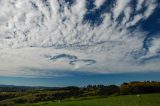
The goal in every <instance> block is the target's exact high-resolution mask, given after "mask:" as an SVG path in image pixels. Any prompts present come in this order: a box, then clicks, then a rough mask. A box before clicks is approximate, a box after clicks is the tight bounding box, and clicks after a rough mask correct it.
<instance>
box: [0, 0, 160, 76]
mask: <svg viewBox="0 0 160 106" xmlns="http://www.w3.org/2000/svg"><path fill="white" fill-rule="evenodd" d="M103 2H104V0H100V1H99V0H96V2H95V4H96V8H99V7H100V6H101V5H102V4H103ZM59 3H61V5H60V4H59ZM129 3H130V0H126V1H121V0H117V2H116V3H115V6H114V8H113V9H112V12H111V13H105V14H103V16H104V20H103V22H102V24H101V25H99V26H97V27H94V28H93V27H91V26H90V24H89V23H82V21H83V17H84V15H85V14H86V12H87V8H86V0H76V1H75V3H74V4H72V6H71V7H69V6H68V5H67V4H66V3H65V2H64V1H63V0H60V1H59V2H58V1H57V0H47V1H46V2H43V1H42V0H25V1H22V0H16V1H15V0H5V1H0V5H1V7H0V60H1V61H0V70H1V71H0V75H1V76H4V75H5V76H7V75H10V76H49V75H51V76H52V75H53V76H54V75H59V73H60V74H62V73H64V75H65V73H67V72H70V71H88V72H97V73H120V72H134V71H137V72H139V71H148V70H151V71H152V70H153V71H158V69H160V66H159V65H158V63H159V62H160V61H154V62H153V63H147V64H141V65H137V61H141V59H143V57H144V56H147V55H149V54H150V55H152V56H156V55H157V53H158V52H157V51H158V50H159V48H160V47H159V39H153V41H152V46H150V47H149V52H148V54H146V55H145V54H144V56H142V57H139V60H136V59H134V58H133V56H132V53H133V52H137V51H141V50H142V49H143V41H144V39H145V36H146V32H143V31H141V29H140V28H139V27H138V28H137V29H136V30H135V31H133V32H130V30H128V27H130V26H134V25H136V23H138V22H139V21H140V20H144V19H146V18H147V17H149V16H150V15H151V14H152V13H153V11H154V9H155V7H156V5H155V3H154V2H151V1H150V0H147V2H146V6H147V10H146V11H145V12H144V13H138V14H136V15H135V16H133V17H132V18H133V19H132V20H131V19H130V18H131V13H132V11H133V10H132V8H131V7H130V6H129ZM142 3H143V0H141V1H140V2H138V4H137V10H136V11H138V10H139V9H141V8H143V7H142ZM112 13H113V15H114V16H113V17H114V21H112ZM121 13H124V17H123V20H122V23H121V24H120V25H119V26H117V25H118V24H119V23H118V21H115V20H116V19H117V17H119V15H120V14H121ZM60 54H69V55H71V56H72V55H73V56H77V57H78V59H77V60H75V61H74V64H72V65H71V64H68V63H69V62H71V61H73V60H72V59H69V58H68V57H67V59H66V58H62V59H60V60H61V61H52V60H50V59H49V58H47V57H46V56H50V57H53V56H56V55H60ZM84 60H86V61H84ZM87 60H88V61H87ZM94 60H95V61H96V62H95V63H94V64H91V63H92V62H93V61H94ZM86 64H91V65H86ZM32 69H33V71H32ZM41 69H42V70H41ZM64 69H65V70H68V71H64ZM28 70H29V71H28ZM34 70H37V71H36V72H34ZM38 70H40V71H39V72H38ZM69 70H70V71H69ZM48 73H49V74H48ZM62 75H63V74H62Z"/></svg>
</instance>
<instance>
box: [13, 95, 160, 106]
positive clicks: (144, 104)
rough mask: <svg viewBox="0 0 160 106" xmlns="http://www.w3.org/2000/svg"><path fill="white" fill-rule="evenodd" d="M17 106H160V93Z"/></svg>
mask: <svg viewBox="0 0 160 106" xmlns="http://www.w3.org/2000/svg"><path fill="white" fill-rule="evenodd" d="M16 106H160V93H157V94H143V95H141V96H140V97H138V96H137V95H127V96H112V97H106V98H99V97H97V98H92V99H91V98H90V99H87V100H80V99H79V100H64V101H57V102H41V103H34V104H23V105H16Z"/></svg>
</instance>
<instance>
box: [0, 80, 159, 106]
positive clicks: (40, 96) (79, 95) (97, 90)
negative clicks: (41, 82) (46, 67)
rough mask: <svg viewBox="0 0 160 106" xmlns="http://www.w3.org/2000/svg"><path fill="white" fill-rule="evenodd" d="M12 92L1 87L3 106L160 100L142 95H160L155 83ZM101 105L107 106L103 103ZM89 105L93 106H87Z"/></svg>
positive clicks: (27, 89) (35, 88) (29, 89)
mask: <svg viewBox="0 0 160 106" xmlns="http://www.w3.org/2000/svg"><path fill="white" fill-rule="evenodd" d="M24 88H25V89H24ZM9 89H10V87H8V88H7V89H4V88H3V87H0V106H14V105H16V106H17V105H18V104H26V105H27V104H34V105H42V104H44V103H46V104H47V105H48V106H50V104H52V105H51V106H54V105H55V106H63V105H61V104H64V106H71V105H69V104H70V103H71V104H72V103H73V106H82V105H78V104H77V103H80V104H81V103H82V104H83V103H84V104H85V103H89V104H92V103H94V102H95V101H102V102H101V103H106V102H103V101H108V102H107V104H109V103H110V102H113V101H114V100H115V101H116V102H117V101H121V98H122V103H118V104H123V101H124V102H125V99H126V103H127V102H128V101H129V100H127V98H130V100H131V99H132V98H133V99H134V98H135V97H137V98H138V97H139V98H140V100H144V101H146V100H147V99H148V98H150V97H151V96H153V97H154V96H155V99H154V100H155V101H157V100H156V99H158V98H157V97H160V94H153V95H147V96H142V95H141V94H146V93H160V82H154V81H152V82H149V81H146V82H130V83H123V84H122V85H121V86H116V85H108V86H104V85H88V86H87V87H82V88H79V87H74V86H70V87H63V88H49V87H33V88H32V87H15V88H14V87H12V89H11V90H9ZM132 94H133V96H122V95H132ZM136 95H138V96H136ZM90 99H93V100H90ZM112 99H113V100H112ZM116 99H117V100H116ZM123 99H124V100H123ZM82 100H83V101H82ZM137 100H139V99H137ZM50 102H51V103H50ZM57 102H58V103H59V102H62V103H61V104H57ZM132 102H133V103H134V101H131V103H132ZM74 103H75V105H74ZM98 103H99V102H98ZM156 103H157V102H156ZM158 103H159V102H158ZM95 104H96V103H95ZM101 105H102V106H104V104H101ZM101 105H98V106H101ZM45 106H46V105H45ZM84 106H85V105H84ZM86 106H90V105H87V104H86ZM91 106H97V105H91ZM106 106H108V105H106ZM113 106H114V105H113ZM115 106H123V105H115ZM127 106H132V105H127ZM134 106H139V105H134ZM145 106H147V105H145ZM148 106H152V105H148ZM154 106H156V105H154ZM157 106H158V105H157Z"/></svg>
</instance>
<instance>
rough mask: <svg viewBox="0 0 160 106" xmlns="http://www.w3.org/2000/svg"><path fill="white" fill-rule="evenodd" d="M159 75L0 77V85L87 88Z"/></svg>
mask: <svg viewBox="0 0 160 106" xmlns="http://www.w3.org/2000/svg"><path fill="white" fill-rule="evenodd" d="M159 76H160V73H157V72H147V73H121V74H91V73H72V74H71V76H65V77H54V78H24V77H0V84H4V85H18V86H49V87H64V86H80V87H82V86H87V85H88V84H91V85H94V84H95V85H97V84H104V85H110V84H116V85H120V84H122V83H124V82H129V81H160V78H159Z"/></svg>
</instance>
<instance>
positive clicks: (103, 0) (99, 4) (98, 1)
mask: <svg viewBox="0 0 160 106" xmlns="http://www.w3.org/2000/svg"><path fill="white" fill-rule="evenodd" d="M104 2H105V0H95V5H96V8H99V7H100V6H101V5H102V4H103V3H104Z"/></svg>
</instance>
